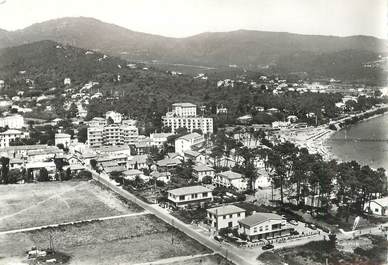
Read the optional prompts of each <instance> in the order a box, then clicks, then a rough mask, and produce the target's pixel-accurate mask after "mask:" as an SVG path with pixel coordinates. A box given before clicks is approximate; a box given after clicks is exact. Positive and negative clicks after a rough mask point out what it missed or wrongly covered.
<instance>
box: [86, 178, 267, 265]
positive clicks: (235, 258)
mask: <svg viewBox="0 0 388 265" xmlns="http://www.w3.org/2000/svg"><path fill="white" fill-rule="evenodd" d="M91 172H92V173H93V178H94V179H95V180H97V181H98V182H100V183H101V184H103V185H105V186H107V187H109V188H110V189H111V190H113V191H114V192H116V193H117V194H119V195H121V196H123V197H124V198H126V199H127V200H130V201H132V202H135V203H136V204H138V205H139V206H140V207H142V208H144V209H145V210H147V211H149V212H150V213H152V214H154V215H155V216H157V217H159V218H160V219H162V220H163V221H165V222H167V223H169V224H171V225H172V226H174V227H175V228H177V229H179V230H180V231H182V232H183V233H185V234H186V235H188V236H190V237H191V238H194V239H195V240H197V241H199V242H200V243H202V244H203V245H205V246H207V247H208V248H210V249H212V250H213V251H214V252H216V253H219V254H220V255H222V256H224V257H225V258H227V259H229V260H231V261H232V262H234V263H235V264H238V265H253V264H255V265H257V264H262V263H260V262H259V261H257V260H256V259H254V260H253V259H247V258H246V257H244V256H243V255H242V254H243V253H242V251H239V249H235V248H224V247H223V246H222V245H220V244H219V243H217V242H216V241H214V240H211V239H209V237H208V236H207V235H205V234H202V233H200V232H199V231H197V230H194V229H193V228H192V227H191V226H189V225H187V224H185V223H183V222H182V221H180V220H179V219H177V218H175V217H173V216H171V215H170V214H168V212H166V211H165V210H164V209H162V208H160V207H159V206H158V205H155V204H154V205H150V204H148V203H145V202H143V201H142V200H139V199H138V198H137V197H136V196H134V195H133V194H131V193H129V192H127V191H125V190H123V189H122V188H121V187H118V186H117V185H116V182H115V181H112V180H110V179H109V177H108V176H107V175H102V176H100V175H99V174H98V173H97V172H95V171H91ZM255 257H257V255H256V256H255Z"/></svg>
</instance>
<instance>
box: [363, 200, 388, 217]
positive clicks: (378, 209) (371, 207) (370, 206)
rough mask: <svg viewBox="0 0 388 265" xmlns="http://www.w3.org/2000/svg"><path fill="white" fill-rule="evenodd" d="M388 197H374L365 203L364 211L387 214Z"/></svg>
mask: <svg viewBox="0 0 388 265" xmlns="http://www.w3.org/2000/svg"><path fill="white" fill-rule="evenodd" d="M387 209H388V197H383V198H380V199H374V200H371V201H369V202H366V203H365V205H364V211H365V212H368V213H371V214H375V215H381V216H385V215H387V214H388V211H387Z"/></svg>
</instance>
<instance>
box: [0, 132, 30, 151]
mask: <svg viewBox="0 0 388 265" xmlns="http://www.w3.org/2000/svg"><path fill="white" fill-rule="evenodd" d="M28 135H29V134H28V133H26V132H22V131H19V130H12V129H10V130H6V131H5V132H2V133H0V148H4V147H9V146H10V143H11V142H12V141H14V140H16V139H23V138H27V137H28Z"/></svg>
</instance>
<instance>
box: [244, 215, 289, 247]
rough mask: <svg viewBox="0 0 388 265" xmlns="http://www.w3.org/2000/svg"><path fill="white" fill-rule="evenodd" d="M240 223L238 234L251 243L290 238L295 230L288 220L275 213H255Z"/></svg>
mask: <svg viewBox="0 0 388 265" xmlns="http://www.w3.org/2000/svg"><path fill="white" fill-rule="evenodd" d="M238 222H239V228H238V233H239V234H243V235H245V236H246V237H247V239H248V240H250V241H252V240H259V239H267V238H275V237H282V236H288V235H290V233H291V230H293V228H291V227H289V226H287V222H286V220H284V219H283V218H282V217H281V216H280V215H277V214H273V213H255V214H253V215H251V216H248V217H247V218H245V219H243V220H240V221H238Z"/></svg>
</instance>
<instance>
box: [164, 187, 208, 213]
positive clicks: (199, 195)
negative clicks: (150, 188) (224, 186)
mask: <svg viewBox="0 0 388 265" xmlns="http://www.w3.org/2000/svg"><path fill="white" fill-rule="evenodd" d="M167 192H168V197H167V198H168V200H169V202H170V203H171V204H172V205H173V206H174V207H177V208H185V207H188V206H200V207H204V206H205V205H206V204H207V203H209V202H211V201H212V200H213V194H212V191H211V190H210V189H209V188H206V187H204V186H200V185H198V186H189V187H183V188H178V189H173V190H168V191H167Z"/></svg>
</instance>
